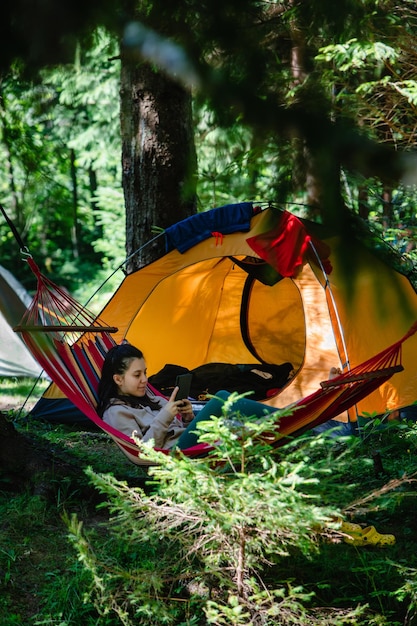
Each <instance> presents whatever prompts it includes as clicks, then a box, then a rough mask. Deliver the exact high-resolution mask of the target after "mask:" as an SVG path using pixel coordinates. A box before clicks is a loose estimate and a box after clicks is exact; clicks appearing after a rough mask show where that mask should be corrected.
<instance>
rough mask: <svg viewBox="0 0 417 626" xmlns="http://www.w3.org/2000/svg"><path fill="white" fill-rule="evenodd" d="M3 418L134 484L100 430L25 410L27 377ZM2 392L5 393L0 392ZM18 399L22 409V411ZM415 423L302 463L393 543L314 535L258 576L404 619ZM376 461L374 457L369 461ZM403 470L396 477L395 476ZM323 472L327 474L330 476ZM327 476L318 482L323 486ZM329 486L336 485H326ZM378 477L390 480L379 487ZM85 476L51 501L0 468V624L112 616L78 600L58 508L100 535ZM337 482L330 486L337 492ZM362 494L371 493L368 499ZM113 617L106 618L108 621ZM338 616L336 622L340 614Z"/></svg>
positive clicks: (27, 625)
mask: <svg viewBox="0 0 417 626" xmlns="http://www.w3.org/2000/svg"><path fill="white" fill-rule="evenodd" d="M6 382H7V384H3V385H2V400H3V401H4V399H5V398H7V403H8V406H9V405H11V406H12V407H14V408H10V406H9V408H8V411H9V415H10V417H15V418H17V421H16V423H17V427H18V428H20V429H23V430H25V432H26V433H29V434H32V435H33V437H40V438H41V439H42V440H44V441H47V442H48V443H49V444H50V445H51V446H52V447H53V448H54V449H55V450H56V451H57V452H58V453H59V454H61V453H62V454H63V455H64V456H65V458H66V459H67V460H69V462H71V463H73V464H74V465H77V466H78V467H79V468H80V469H81V470H82V469H83V468H87V467H88V466H91V467H93V469H94V470H96V471H97V472H103V473H107V472H108V473H112V474H113V475H115V476H116V477H117V478H120V479H122V480H126V481H127V482H128V483H129V484H133V485H135V484H144V482H145V481H146V478H147V473H146V469H144V468H141V467H136V466H134V465H133V464H131V463H130V462H129V461H127V460H126V459H125V457H124V456H123V455H122V454H121V453H120V451H119V450H118V449H117V447H116V446H115V444H114V443H113V442H112V441H111V440H109V438H108V437H107V435H105V434H104V433H102V432H100V431H98V430H97V429H96V428H95V427H94V426H91V427H90V426H80V425H77V426H74V427H71V426H67V425H66V426H63V425H59V426H52V425H50V424H46V423H41V422H34V421H33V420H32V419H30V417H29V418H27V411H28V408H30V406H31V405H33V403H34V402H35V401H36V397H39V396H40V395H41V393H42V388H45V384H44V385H42V386H41V387H40V388H39V391H37V395H36V394H35V396H34V397H32V398H31V400H30V402H29V403H28V402H27V395H28V393H29V391H30V390H31V387H32V386H33V382H32V381H17V380H15V381H6ZM3 391H4V392H5V394H4V396H3ZM22 406H23V407H24V409H23V411H22ZM416 453H417V428H416V426H415V424H395V425H388V426H386V425H384V426H382V425H379V426H378V427H377V428H374V430H371V428H367V430H366V437H364V438H362V439H360V438H357V439H356V441H354V442H353V443H352V444H351V445H349V446H347V447H346V446H345V445H344V444H343V445H339V443H338V442H336V441H335V442H334V444H333V445H332V446H330V447H329V449H328V451H326V454H325V456H324V457H323V450H322V449H319V448H318V449H317V452H316V453H315V452H314V449H313V450H312V451H311V452H310V454H311V459H310V460H311V462H317V461H319V462H321V464H322V466H323V467H326V466H327V468H328V469H330V474H329V478H328V479H327V478H326V475H325V474H324V475H323V478H322V479H321V481H320V493H321V495H322V498H323V501H326V500H327V499H329V500H330V499H331V500H332V501H333V502H336V504H337V505H340V506H341V507H343V506H345V505H346V503H347V502H350V503H351V509H350V512H351V514H352V515H353V517H354V520H355V521H357V522H360V523H362V524H372V525H375V527H376V528H377V530H379V531H380V532H383V533H393V534H394V535H395V536H396V539H397V541H396V544H395V546H393V547H390V548H389V549H379V548H369V549H367V548H365V549H363V548H362V549H361V548H356V547H354V546H348V545H346V544H344V543H334V542H331V543H323V544H322V545H321V546H320V551H319V552H318V553H317V554H312V555H309V556H308V557H303V556H302V555H301V554H292V555H291V558H290V559H289V560H287V561H285V569H283V565H282V563H280V564H279V565H276V566H271V568H270V570H269V572H268V576H269V577H270V578H271V580H272V579H274V578H276V579H277V580H287V581H289V582H290V584H297V585H302V586H303V587H304V589H305V590H306V591H307V592H308V591H314V592H315V594H316V602H317V603H318V604H319V605H320V606H321V607H324V609H323V610H325V608H326V607H333V608H336V609H340V610H343V609H345V608H346V607H352V606H355V605H356V604H359V603H360V604H368V605H369V614H370V615H371V616H374V617H373V620H374V621H372V620H370V621H369V624H372V623H373V624H381V625H382V624H384V625H389V626H400V625H402V624H405V623H408V624H411V623H412V621H410V622H406V621H405V620H406V613H407V606H408V603H409V599H408V598H405V599H403V598H402V597H399V596H398V594H397V590H398V589H399V588H400V587H401V586H402V585H403V584H404V575H403V574H402V573H401V571H400V566H403V567H408V568H417V517H416V515H415V505H416V502H415V498H416V496H417V489H416V483H415V482H414V476H415V475H416V473H417V456H416ZM315 454H316V455H317V458H315ZM376 459H377V460H378V462H376ZM405 476H406V477H408V480H407V481H404V480H403V479H404V477H405ZM330 478H331V480H330ZM327 481H328V484H327ZM335 484H336V487H335ZM387 485H391V487H392V488H390V489H387ZM87 486H88V482H87V478H85V479H81V480H80V482H79V483H78V484H74V482H73V481H71V480H68V481H66V480H65V479H63V480H62V479H61V480H59V482H58V480H57V484H56V488H55V490H54V493H55V498H54V500H53V501H50V500H45V499H44V498H42V497H40V496H37V495H34V494H33V493H30V492H28V491H25V492H23V493H13V492H11V491H10V490H9V485H8V482H7V480H6V478H5V476H4V475H1V474H0V624H1V625H2V626H12V625H16V624H18V625H22V626H40V625H41V624H42V625H43V624H45V625H46V624H48V626H93V625H94V626H115V625H116V624H118V623H119V622H118V621H114V619H115V618H114V617H113V618H111V617H110V616H99V615H98V614H97V612H96V610H95V608H94V606H93V605H92V604H91V603H90V602H89V601H85V592H86V591H87V590H88V585H89V581H88V577H87V575H86V573H85V571H84V569H83V568H82V566H81V563H80V562H79V561H78V560H77V557H76V554H75V551H74V549H73V547H72V545H71V544H70V542H69V541H68V529H67V526H66V524H65V523H64V519H63V518H64V516H65V515H69V516H70V515H72V514H73V513H76V514H77V516H78V518H79V519H80V520H83V524H84V526H85V528H86V530H87V533H88V536H89V538H90V539H91V541H94V542H96V543H97V544H98V545H105V544H106V541H108V532H107V527H106V525H107V521H108V517H107V516H108V513H107V509H105V508H97V504H98V502H99V498H98V496H97V494H95V493H94V492H93V491H92V490H91V491H88V490H86V487H87ZM338 488H339V491H338ZM370 493H374V494H376V493H379V497H378V498H376V499H373V500H368V499H367V497H368V495H369V494H370ZM112 620H113V621H112ZM340 623H341V624H342V623H343V621H341V622H340Z"/></svg>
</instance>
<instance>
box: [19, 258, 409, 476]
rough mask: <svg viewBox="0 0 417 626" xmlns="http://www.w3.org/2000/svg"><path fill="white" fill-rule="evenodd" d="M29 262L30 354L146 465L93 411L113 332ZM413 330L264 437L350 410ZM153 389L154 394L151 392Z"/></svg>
mask: <svg viewBox="0 0 417 626" xmlns="http://www.w3.org/2000/svg"><path fill="white" fill-rule="evenodd" d="M27 261H28V264H29V266H30V267H31V269H32V271H33V273H34V274H35V276H36V277H37V283H38V284H37V292H36V295H35V297H34V299H33V301H32V303H31V306H30V307H29V308H28V310H27V311H26V313H25V315H24V317H23V318H22V321H21V324H20V325H19V326H18V327H17V328H15V330H16V331H17V332H20V333H21V335H22V337H23V340H24V341H25V343H26V345H27V347H28V349H29V350H30V352H31V353H32V354H33V356H34V357H35V359H37V361H38V362H39V364H40V365H41V366H42V367H43V368H44V370H45V371H46V373H47V374H48V375H49V376H50V378H51V379H52V381H53V382H54V383H55V384H56V385H57V387H58V388H59V389H60V390H61V391H62V392H63V393H64V394H65V395H66V396H67V398H68V399H69V400H71V401H72V402H73V404H74V405H75V406H76V407H77V408H78V409H80V411H82V412H83V413H84V414H85V415H86V416H87V417H88V418H89V419H90V420H91V421H92V422H94V423H95V424H96V425H97V426H98V427H99V428H100V429H102V430H103V431H104V432H106V433H107V434H108V435H109V436H110V437H111V438H112V439H113V440H114V442H115V443H116V444H117V445H118V446H119V448H120V449H121V450H122V451H123V453H124V454H125V455H126V456H127V457H128V458H129V459H130V460H131V461H133V462H134V463H136V464H138V465H145V464H147V461H146V460H144V459H143V458H141V456H140V446H139V445H137V443H136V442H135V441H134V440H133V439H131V438H130V437H128V436H126V435H124V434H123V433H121V432H119V431H118V430H116V429H114V428H113V427H112V426H109V425H108V424H106V423H105V422H103V420H102V419H101V417H100V416H99V415H98V413H97V411H96V405H97V389H98V382H99V379H100V374H101V369H102V366H103V361H104V358H105V355H106V353H107V351H108V350H109V349H110V348H111V347H113V346H114V345H116V344H115V341H114V339H113V338H112V336H111V334H112V332H116V331H117V328H114V327H109V326H107V325H106V324H105V322H103V320H101V319H99V318H98V317H96V316H95V315H93V314H92V313H91V312H89V311H88V309H87V308H86V307H83V306H82V305H81V304H79V303H78V302H77V301H76V300H74V299H73V298H72V297H71V296H70V295H69V294H68V293H67V292H66V291H65V290H63V289H61V288H60V287H58V286H57V285H55V284H54V283H53V282H52V281H50V280H49V279H48V278H47V277H46V276H44V275H43V274H42V273H41V272H40V270H39V268H38V267H37V265H36V263H35V262H34V261H33V259H32V258H31V257H29V258H28V259H27ZM416 331H417V323H416V324H414V326H413V327H412V328H411V329H410V331H409V332H408V333H407V334H406V335H405V336H404V337H403V338H402V339H401V340H400V341H398V342H396V343H395V344H393V345H392V346H390V347H389V348H387V349H385V350H383V351H382V352H380V353H379V354H377V355H376V356H374V357H373V358H371V359H369V360H367V361H365V362H364V363H362V364H360V365H357V366H356V367H354V368H353V369H352V370H350V371H349V372H347V373H344V374H341V375H339V376H337V377H336V378H334V379H332V380H329V381H326V382H323V383H322V385H321V388H320V389H318V390H317V391H316V392H314V393H313V394H311V395H309V396H307V397H305V398H302V399H300V400H299V401H298V402H297V403H295V404H294V405H293V407H292V408H293V413H292V415H288V416H283V417H280V418H279V419H278V420H277V424H276V429H274V432H271V433H268V434H267V435H265V439H266V440H267V441H269V442H270V443H272V445H276V446H279V445H281V444H282V443H283V442H284V441H285V440H286V438H288V437H289V436H297V435H299V434H301V433H302V432H304V431H305V430H307V429H310V428H313V427H314V426H317V425H319V424H322V423H324V422H326V421H328V420H330V419H332V418H335V417H336V416H337V415H339V414H341V413H343V412H345V411H346V410H347V409H349V408H351V407H352V406H354V405H355V404H356V403H357V402H358V401H359V400H361V399H362V398H364V397H365V396H367V395H368V394H369V393H371V392H372V391H374V390H375V389H376V388H377V387H379V385H381V384H382V383H384V382H385V381H386V380H388V379H389V378H390V377H391V376H392V375H393V374H394V373H395V372H399V371H401V370H402V369H403V367H402V365H401V347H402V344H403V342H404V341H405V340H406V339H407V338H408V337H409V336H411V335H412V334H414V333H415V332H416ZM152 391H154V392H156V393H158V392H157V391H156V390H155V389H153V388H152ZM161 395H162V394H161ZM210 449H211V448H210V447H209V446H208V445H207V444H198V445H196V446H193V447H192V448H188V449H186V450H183V451H182V452H183V453H184V454H185V455H186V456H188V457H196V456H201V455H202V454H204V453H208V452H209V451H210ZM161 452H164V453H168V451H167V450H161Z"/></svg>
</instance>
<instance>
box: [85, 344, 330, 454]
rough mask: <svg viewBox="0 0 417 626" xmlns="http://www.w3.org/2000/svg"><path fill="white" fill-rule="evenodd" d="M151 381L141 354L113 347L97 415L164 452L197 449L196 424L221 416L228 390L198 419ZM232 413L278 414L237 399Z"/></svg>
mask: <svg viewBox="0 0 417 626" xmlns="http://www.w3.org/2000/svg"><path fill="white" fill-rule="evenodd" d="M332 369H335V368H332ZM338 373H340V372H338ZM333 375H337V373H336V372H335V373H334V374H333ZM147 382H148V376H147V373H146V362H145V358H144V356H143V353H142V352H141V350H139V349H138V348H136V347H135V346H132V345H131V344H129V343H123V344H120V345H118V346H115V347H114V348H111V349H110V350H109V352H108V353H107V355H106V358H105V361H104V364H103V370H102V374H101V380H100V384H99V388H98V398H99V399H98V406H97V412H98V414H99V415H100V416H101V417H102V418H103V420H104V421H105V422H106V423H107V424H109V425H110V426H113V428H116V429H117V430H119V431H120V432H122V433H124V434H125V435H128V436H129V437H131V436H132V434H133V433H134V432H135V433H136V435H137V436H138V437H139V438H140V439H142V440H143V441H149V440H150V439H153V440H154V444H155V447H157V448H163V449H170V448H172V447H174V446H176V447H178V448H179V449H181V450H184V449H186V448H191V447H192V446H194V445H196V444H197V443H198V433H196V432H193V431H195V430H196V425H197V424H198V423H199V422H203V421H207V420H209V419H210V417H211V416H213V415H215V416H218V417H220V416H221V415H222V410H223V404H224V401H225V400H226V399H227V398H228V397H229V395H230V393H229V392H228V391H219V392H217V393H216V397H215V398H212V399H211V400H209V401H208V402H207V404H205V405H204V407H203V408H202V409H201V411H199V412H198V415H197V416H196V417H195V416H194V413H193V410H192V406H191V402H190V401H189V400H188V399H185V400H176V399H175V398H176V395H177V392H178V387H175V389H174V391H173V392H172V394H171V396H170V398H169V400H167V399H166V398H164V397H161V396H157V395H155V394H153V393H152V392H151V391H150V389H149V388H148V387H147ZM233 409H234V410H235V411H236V412H238V413H239V414H240V415H241V416H248V417H250V416H256V417H260V418H261V417H264V416H265V415H266V414H270V413H274V412H276V410H277V409H276V408H274V407H270V406H266V405H264V404H262V403H261V402H257V401H256V400H250V399H248V398H239V399H237V400H236V401H235V402H234V404H233Z"/></svg>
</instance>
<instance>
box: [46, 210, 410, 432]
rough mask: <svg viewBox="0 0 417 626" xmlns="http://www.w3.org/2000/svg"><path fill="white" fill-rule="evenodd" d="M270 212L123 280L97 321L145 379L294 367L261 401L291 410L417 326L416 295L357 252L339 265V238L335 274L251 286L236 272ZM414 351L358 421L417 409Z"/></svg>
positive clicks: (304, 273) (306, 273)
mask: <svg viewBox="0 0 417 626" xmlns="http://www.w3.org/2000/svg"><path fill="white" fill-rule="evenodd" d="M277 212H278V213H280V211H279V210H278V209H274V208H268V209H266V210H263V211H262V212H260V213H258V214H257V215H255V216H254V217H253V218H252V219H251V222H250V230H249V231H248V232H244V231H243V232H242V231H238V232H232V233H228V234H227V233H226V234H224V235H223V236H221V237H219V236H217V235H216V236H209V237H208V238H206V239H204V240H203V241H200V242H199V243H197V244H196V245H193V246H192V247H191V248H189V249H188V250H186V251H185V252H179V251H178V250H176V249H174V250H172V251H170V252H168V253H167V254H165V255H164V256H162V257H161V258H160V259H158V260H156V261H155V262H153V263H151V264H149V265H148V266H146V267H144V268H142V269H140V270H138V271H136V272H134V273H132V274H130V275H128V276H126V277H125V279H124V280H123V282H122V283H121V285H120V287H119V289H118V290H117V291H116V292H115V294H114V295H113V297H112V298H111V299H110V301H109V302H108V303H107V305H106V306H105V307H104V309H103V310H102V311H101V313H100V318H101V319H103V320H105V321H106V323H107V324H109V325H110V326H117V327H118V332H117V333H116V334H115V335H114V337H115V339H116V341H121V340H123V339H126V340H128V341H129V342H131V343H133V344H135V345H137V346H138V347H139V348H140V349H141V350H143V352H144V354H145V357H146V360H147V364H148V373H149V374H154V373H156V372H158V371H159V370H160V369H162V368H163V367H164V365H165V364H176V365H180V366H183V367H186V368H188V369H193V368H195V367H198V366H200V365H202V364H205V363H213V362H222V363H232V364H237V363H259V362H266V363H273V364H280V363H285V362H288V361H289V362H291V363H292V364H293V366H294V370H295V375H294V377H293V379H292V380H291V382H290V383H289V384H288V385H287V387H286V388H284V389H283V390H282V391H281V393H279V394H278V395H276V396H274V397H272V398H269V399H267V400H266V403H268V404H270V405H273V406H276V407H281V406H286V405H288V404H290V403H292V402H295V401H297V400H299V399H300V398H302V397H305V396H307V395H309V394H311V393H313V392H314V391H315V390H316V389H317V388H318V387H319V385H320V382H321V381H323V380H326V379H327V378H328V374H329V370H330V368H331V367H333V366H336V367H340V368H342V369H343V371H347V370H348V369H349V366H351V367H353V366H355V365H357V364H358V363H360V362H362V361H364V360H366V359H368V358H371V357H372V356H373V355H375V354H376V353H378V352H379V351H381V350H382V349H384V348H385V347H387V346H389V345H390V344H392V343H394V342H396V341H398V340H400V339H401V338H402V337H403V336H404V335H405V333H406V332H407V331H408V329H409V328H410V326H411V325H412V324H413V323H414V322H415V321H416V320H417V294H416V293H415V291H414V289H413V287H412V286H411V284H410V282H409V281H408V279H407V278H405V277H404V276H402V275H401V274H399V273H398V272H397V271H395V270H393V269H392V268H391V267H389V266H388V265H387V264H386V263H385V262H384V261H382V260H380V259H379V258H377V257H376V256H375V255H373V254H372V253H371V252H369V251H368V250H367V249H366V248H365V247H364V246H363V245H361V244H359V243H355V245H354V246H353V247H352V251H351V260H352V264H351V267H350V268H349V265H348V266H346V263H344V264H342V263H341V258H340V255H339V251H340V245H341V243H340V241H339V240H338V239H335V238H330V239H325V243H327V244H328V245H329V246H330V250H331V254H330V261H331V264H332V267H333V271H332V272H331V273H330V274H328V275H327V274H325V273H324V271H323V268H322V267H320V264H319V265H316V264H315V263H311V264H309V263H306V264H305V265H304V266H303V267H302V268H301V270H300V271H299V273H298V275H297V276H296V277H294V278H290V277H285V278H282V279H281V280H279V281H278V282H276V283H275V284H273V285H272V286H269V285H266V284H263V283H262V282H260V281H258V280H253V281H251V280H250V278H249V275H248V273H247V272H246V271H245V270H244V269H242V267H241V264H242V262H243V261H244V260H245V259H246V258H247V257H250V258H251V259H254V258H255V259H256V260H257V261H259V257H258V256H257V255H256V254H255V253H254V251H253V249H252V248H251V247H250V246H249V244H248V242H247V240H248V239H249V238H250V237H252V236H254V235H256V234H258V233H262V232H263V231H265V229H267V228H269V226H270V224H271V214H276V213H277ZM272 221H273V220H272ZM275 221H276V219H275ZM304 223H305V226H306V228H307V231H308V230H309V224H308V223H307V222H304ZM314 228H317V226H315V227H314ZM316 232H317V231H316ZM344 258H345V260H346V257H344ZM353 260H355V261H356V264H355V265H354V264H353ZM346 267H347V269H346ZM355 268H356V270H355V272H354V269H355ZM416 344H417V336H414V337H411V338H410V339H408V340H407V341H406V342H405V344H404V346H403V357H402V363H403V365H404V368H405V369H404V371H403V372H401V373H397V374H395V375H394V376H393V377H392V378H391V379H390V380H389V381H388V382H386V383H385V384H384V385H382V386H381V387H380V388H379V389H378V390H377V391H375V392H374V393H372V394H371V395H370V396H368V397H367V398H366V399H364V400H362V401H361V402H360V404H359V405H358V406H357V407H356V408H357V414H359V415H360V414H362V415H363V414H364V413H376V414H381V413H384V412H386V411H387V410H390V411H392V410H394V409H397V408H401V407H404V406H408V405H410V404H412V403H413V402H414V401H416V400H417V371H416V367H415V354H416V353H417V345H416ZM48 395H49V397H52V396H53V395H54V394H53V393H51V391H49V392H48ZM357 414H353V413H352V414H350V418H351V419H356V416H357ZM340 419H341V420H346V419H347V416H346V415H343V416H340Z"/></svg>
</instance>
